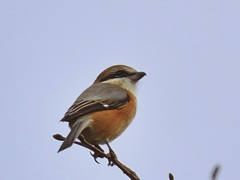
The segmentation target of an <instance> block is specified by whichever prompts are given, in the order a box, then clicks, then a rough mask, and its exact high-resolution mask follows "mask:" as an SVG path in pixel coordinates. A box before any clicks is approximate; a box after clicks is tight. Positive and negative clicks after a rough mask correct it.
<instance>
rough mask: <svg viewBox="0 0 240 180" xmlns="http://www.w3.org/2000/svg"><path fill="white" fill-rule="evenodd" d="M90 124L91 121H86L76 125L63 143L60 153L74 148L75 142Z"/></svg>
mask: <svg viewBox="0 0 240 180" xmlns="http://www.w3.org/2000/svg"><path fill="white" fill-rule="evenodd" d="M89 122H90V121H89V120H84V121H81V122H78V123H77V124H75V125H74V126H73V127H72V129H71V131H70V133H69V134H68V136H67V137H66V139H65V140H64V141H63V143H62V145H61V146H60V148H59V150H58V153H59V152H60V151H62V150H64V149H67V148H69V147H70V146H72V144H73V142H74V141H75V140H76V139H77V137H78V136H79V135H80V134H81V132H82V131H83V129H84V128H85V127H86V126H87V125H88V124H89Z"/></svg>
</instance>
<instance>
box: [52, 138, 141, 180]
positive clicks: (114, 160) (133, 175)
mask: <svg viewBox="0 0 240 180" xmlns="http://www.w3.org/2000/svg"><path fill="white" fill-rule="evenodd" d="M53 138H54V139H56V140H58V141H64V140H65V139H66V138H65V137H63V136H62V135H60V134H55V135H53ZM74 144H77V145H79V146H82V147H85V148H87V149H89V150H91V151H93V152H94V153H96V154H98V155H100V156H101V157H104V158H106V159H108V161H109V162H112V163H111V164H115V165H116V166H117V167H118V168H119V169H121V170H122V172H123V173H124V174H126V175H127V176H128V177H129V178H130V179H131V180H140V178H139V177H138V176H137V174H136V173H135V172H134V171H132V170H131V169H130V168H128V167H127V166H125V165H124V164H122V163H121V162H120V161H118V159H117V158H116V156H115V157H113V156H111V154H105V153H104V152H103V151H101V150H100V149H98V148H96V147H95V146H93V145H92V144H89V143H88V142H87V141H85V139H84V138H83V139H81V142H79V141H75V142H74ZM109 165H110V163H109Z"/></svg>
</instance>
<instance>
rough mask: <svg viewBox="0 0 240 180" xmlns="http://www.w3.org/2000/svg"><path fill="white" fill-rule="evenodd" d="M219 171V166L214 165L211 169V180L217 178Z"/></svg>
mask: <svg viewBox="0 0 240 180" xmlns="http://www.w3.org/2000/svg"><path fill="white" fill-rule="evenodd" d="M219 171H220V166H219V165H216V166H215V167H214V169H213V171H212V180H217V176H218V174H219Z"/></svg>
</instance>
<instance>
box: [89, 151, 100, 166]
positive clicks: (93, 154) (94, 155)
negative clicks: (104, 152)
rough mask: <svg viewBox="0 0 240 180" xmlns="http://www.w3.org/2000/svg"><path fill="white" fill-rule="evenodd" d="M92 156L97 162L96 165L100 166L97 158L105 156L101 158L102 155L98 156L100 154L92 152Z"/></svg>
mask: <svg viewBox="0 0 240 180" xmlns="http://www.w3.org/2000/svg"><path fill="white" fill-rule="evenodd" d="M90 154H91V156H92V157H93V159H94V161H95V162H96V163H98V164H100V162H98V161H97V158H103V156H101V155H100V154H98V153H91V152H90Z"/></svg>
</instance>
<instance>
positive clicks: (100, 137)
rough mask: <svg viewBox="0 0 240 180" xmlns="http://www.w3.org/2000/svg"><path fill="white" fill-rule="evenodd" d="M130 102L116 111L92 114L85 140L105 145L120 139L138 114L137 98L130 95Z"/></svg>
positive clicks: (84, 132)
mask: <svg viewBox="0 0 240 180" xmlns="http://www.w3.org/2000/svg"><path fill="white" fill-rule="evenodd" d="M128 95H129V102H128V104H127V105H126V106H124V107H123V108H121V109H116V110H106V111H99V112H95V113H92V115H91V119H92V120H93V121H92V122H91V124H90V125H89V127H87V128H86V129H84V130H83V132H82V134H83V136H84V137H85V139H86V140H87V141H88V142H89V143H92V144H103V143H105V142H110V141H112V140H114V139H115V138H116V137H118V136H119V135H120V134H121V133H122V132H123V131H124V130H125V129H126V128H127V127H128V125H129V124H130V123H131V122H132V120H133V118H134V116H135V114H136V106H137V102H136V97H135V96H134V95H133V94H132V93H130V92H129V93H128Z"/></svg>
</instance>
